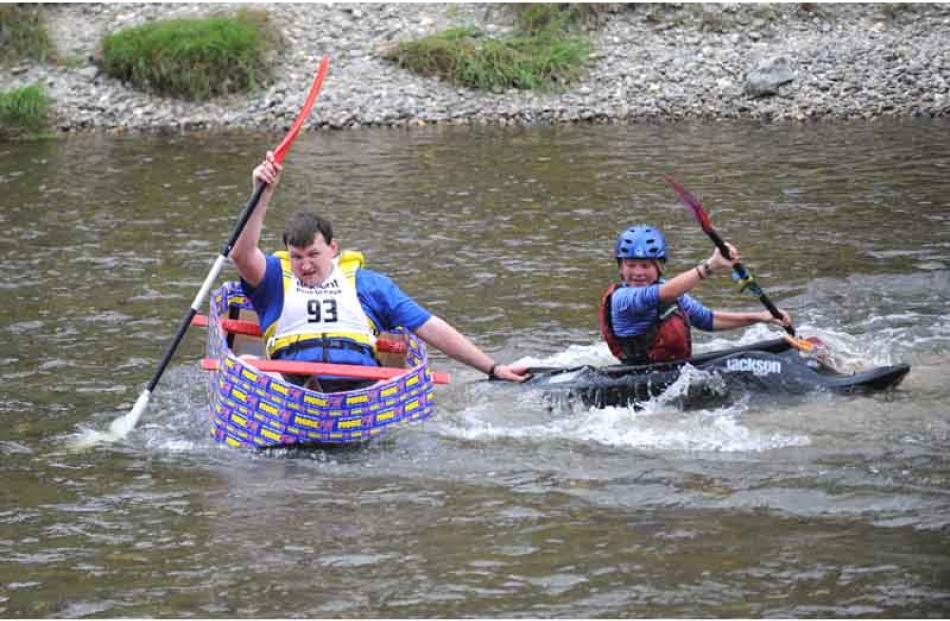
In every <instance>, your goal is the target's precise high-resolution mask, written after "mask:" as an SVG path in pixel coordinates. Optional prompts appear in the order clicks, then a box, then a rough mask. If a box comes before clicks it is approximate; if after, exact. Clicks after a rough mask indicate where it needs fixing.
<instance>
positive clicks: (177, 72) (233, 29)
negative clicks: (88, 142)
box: [102, 9, 279, 101]
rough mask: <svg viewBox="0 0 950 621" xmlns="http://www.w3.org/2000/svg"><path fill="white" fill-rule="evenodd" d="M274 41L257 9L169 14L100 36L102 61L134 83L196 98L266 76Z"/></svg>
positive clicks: (253, 84) (248, 87)
mask: <svg viewBox="0 0 950 621" xmlns="http://www.w3.org/2000/svg"><path fill="white" fill-rule="evenodd" d="M278 42H279V38H278V35H277V34H276V31H275V30H273V29H272V28H271V26H270V25H269V23H268V19H267V14H266V13H265V12H263V11H254V10H249V9H241V10H239V11H238V12H237V13H236V14H235V16H234V17H223V16H213V17H206V18H197V19H170V20H163V21H158V22H153V23H150V24H146V25H144V26H137V27H134V28H127V29H125V30H120V31H118V32H114V33H112V34H110V35H108V36H106V37H105V38H104V39H103V41H102V67H103V70H104V71H105V72H106V74H107V75H109V76H111V77H113V78H117V79H120V80H124V81H127V82H131V83H132V84H133V85H135V86H136V87H138V88H143V89H147V88H151V89H154V90H155V91H157V92H158V93H160V94H163V95H171V96H175V97H181V98H183V99H189V100H196V101H201V100H205V99H209V98H211V97H215V96H218V95H227V94H230V93H238V92H250V91H253V90H255V89H256V88H258V87H260V86H261V85H263V84H267V83H268V82H270V81H271V79H272V69H271V66H270V63H269V62H268V57H269V56H270V55H271V53H272V51H273V50H274V49H276V47H277V45H278Z"/></svg>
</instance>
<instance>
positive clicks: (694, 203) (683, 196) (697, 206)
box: [663, 175, 712, 233]
mask: <svg viewBox="0 0 950 621" xmlns="http://www.w3.org/2000/svg"><path fill="white" fill-rule="evenodd" d="M663 178H664V179H665V180H666V184H667V185H669V186H670V188H672V190H673V191H674V192H676V195H677V196H678V197H679V199H680V202H681V203H683V204H684V205H686V207H687V208H688V209H689V210H690V211H691V212H692V213H693V217H694V218H696V221H697V222H699V226H701V227H702V228H703V230H704V231H705V232H707V233H708V232H709V231H711V230H712V222H710V221H709V214H707V213H706V210H705V209H703V204H702V203H701V202H699V199H698V198H696V197H695V196H693V194H692V193H691V192H690V191H689V190H687V189H686V188H684V187H683V186H682V185H680V183H679V182H678V181H676V179H674V178H673V177H671V176H670V175H666V176H664V177H663Z"/></svg>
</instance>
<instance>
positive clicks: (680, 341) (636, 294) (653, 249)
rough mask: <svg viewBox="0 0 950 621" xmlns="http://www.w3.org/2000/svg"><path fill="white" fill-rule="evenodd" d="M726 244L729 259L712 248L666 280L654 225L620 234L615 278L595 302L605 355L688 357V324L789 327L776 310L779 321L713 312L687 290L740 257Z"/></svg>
mask: <svg viewBox="0 0 950 621" xmlns="http://www.w3.org/2000/svg"><path fill="white" fill-rule="evenodd" d="M726 245H727V246H728V247H729V254H730V255H731V256H732V259H731V260H730V259H726V258H725V257H723V256H722V255H721V254H720V253H719V249H718V248H717V249H716V251H715V252H713V254H712V256H710V257H709V259H708V260H706V261H704V262H703V263H701V264H699V265H697V266H696V267H691V268H689V269H688V270H686V271H684V272H682V273H680V274H677V275H676V276H674V277H672V278H670V279H668V280H667V279H664V278H661V275H662V272H663V266H664V264H665V263H666V239H664V237H663V234H662V233H661V232H660V231H659V229H657V228H655V227H652V226H647V225H643V224H639V225H636V226H631V227H630V228H628V229H627V230H625V231H624V232H623V233H621V234H620V237H619V238H617V243H616V244H615V245H614V255H615V256H616V258H617V267H619V268H620V282H619V283H616V284H613V285H611V286H610V287H609V288H608V289H607V291H606V292H605V293H604V296H603V298H602V300H601V303H600V331H601V334H602V335H603V337H604V340H605V341H607V345H608V347H610V351H611V353H612V354H613V355H614V356H616V357H617V358H619V359H620V360H621V361H622V362H624V363H626V364H646V363H649V362H663V361H667V360H679V359H683V358H689V357H690V356H691V355H692V339H691V337H690V326H695V327H697V328H699V329H700V330H706V331H712V330H731V329H733V328H742V327H745V326H749V325H752V324H754V323H767V322H773V323H777V324H779V325H783V324H784V325H791V322H792V320H791V317H790V316H789V315H788V313H786V312H785V311H783V310H781V309H779V312H781V314H782V320H778V319H775V318H774V317H772V315H771V314H770V313H769V312H768V311H766V310H763V311H761V312H747V313H738V312H726V311H718V310H716V311H714V310H710V309H708V308H706V307H705V306H703V304H702V303H700V302H699V301H698V300H696V299H695V298H693V297H692V296H690V295H688V294H687V292H688V291H691V290H692V289H693V288H695V287H696V285H698V284H699V283H700V282H702V281H704V280H706V279H707V278H709V277H710V276H711V275H712V274H713V273H714V272H716V271H719V270H722V271H726V272H728V271H729V270H730V269H731V268H732V265H733V264H734V263H737V262H739V261H741V260H742V256H741V255H740V254H739V251H738V250H736V248H735V247H734V246H732V245H731V244H726Z"/></svg>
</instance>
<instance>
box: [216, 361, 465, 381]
mask: <svg viewBox="0 0 950 621" xmlns="http://www.w3.org/2000/svg"><path fill="white" fill-rule="evenodd" d="M241 362H242V363H244V364H247V365H250V366H252V367H254V368H255V369H257V370H259V371H271V372H275V373H290V374H293V375H325V376H335V377H353V378H356V379H367V380H390V379H393V378H395V377H399V376H400V375H405V374H406V373H409V372H410V371H411V369H399V368H396V367H364V366H359V365H355V364H332V363H329V362H301V361H299V360H266V359H264V358H241ZM201 368H202V369H204V370H205V371H216V370H218V361H217V360H216V359H214V358H202V359H201ZM430 373H432V381H433V382H435V383H436V384H448V383H449V381H450V379H451V378H450V376H449V374H448V373H444V372H440V371H430Z"/></svg>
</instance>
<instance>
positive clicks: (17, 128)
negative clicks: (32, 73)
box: [0, 84, 50, 139]
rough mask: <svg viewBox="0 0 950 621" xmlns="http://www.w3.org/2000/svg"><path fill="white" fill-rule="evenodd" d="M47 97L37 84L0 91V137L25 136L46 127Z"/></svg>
mask: <svg viewBox="0 0 950 621" xmlns="http://www.w3.org/2000/svg"><path fill="white" fill-rule="evenodd" d="M49 107H50V102H49V98H48V97H47V95H46V91H45V90H44V89H43V87H42V86H41V85H39V84H34V85H33V86H26V87H24V88H18V89H15V90H12V91H0V138H3V139H9V138H25V137H29V136H32V135H36V134H38V133H40V132H42V131H43V129H44V128H45V127H46V121H47V119H48V117H49Z"/></svg>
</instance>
